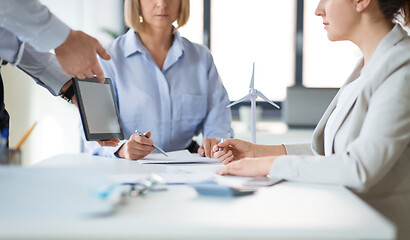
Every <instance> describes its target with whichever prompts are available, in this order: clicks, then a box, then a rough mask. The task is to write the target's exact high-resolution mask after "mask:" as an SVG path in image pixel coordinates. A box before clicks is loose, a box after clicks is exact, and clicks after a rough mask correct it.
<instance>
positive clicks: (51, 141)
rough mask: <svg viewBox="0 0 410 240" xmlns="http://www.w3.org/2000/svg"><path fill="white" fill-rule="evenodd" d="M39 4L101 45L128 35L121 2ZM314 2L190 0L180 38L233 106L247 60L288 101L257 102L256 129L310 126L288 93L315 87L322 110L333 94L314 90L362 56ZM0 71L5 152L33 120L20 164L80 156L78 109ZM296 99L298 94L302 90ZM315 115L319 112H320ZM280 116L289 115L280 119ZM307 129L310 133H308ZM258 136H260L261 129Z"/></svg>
mask: <svg viewBox="0 0 410 240" xmlns="http://www.w3.org/2000/svg"><path fill="white" fill-rule="evenodd" d="M41 2H42V3H43V4H44V5H46V6H47V7H49V9H50V10H51V11H52V12H53V13H54V14H55V15H56V16H58V17H59V18H61V19H62V20H63V21H64V22H65V23H67V24H68V25H69V26H70V27H71V28H73V29H76V30H82V31H84V32H86V33H88V34H90V35H92V36H94V37H96V38H97V39H98V40H99V41H100V42H101V43H103V44H108V43H110V42H111V41H112V40H113V39H114V36H115V35H119V34H122V33H124V32H125V30H126V29H125V26H124V21H123V1H122V0H59V1H55V0H41ZM318 2H319V1H318V0H287V1H281V0H253V1H245V0H218V1H212V0H191V15H190V20H189V21H188V24H187V26H185V27H183V28H181V29H180V33H181V35H182V36H184V37H186V38H188V39H190V40H191V41H193V42H196V43H199V44H205V45H207V46H208V47H209V48H210V50H211V51H212V54H213V56H214V60H215V63H216V66H217V69H218V71H219V73H220V76H221V78H222V81H223V83H224V85H225V88H226V89H227V91H228V94H229V97H230V100H231V101H235V100H238V99H239V98H241V97H242V96H244V95H245V94H247V93H248V88H249V82H250V77H251V73H252V62H253V61H255V62H256V67H255V88H257V89H259V90H262V91H263V93H264V94H265V95H266V96H267V97H268V98H270V99H271V100H273V101H275V102H277V103H278V104H280V105H282V106H285V102H286V101H287V100H289V101H288V102H289V105H288V106H287V107H286V108H287V109H286V108H285V110H280V111H278V110H273V108H272V107H270V106H268V105H265V104H263V103H260V104H259V106H261V107H262V109H263V114H262V116H263V119H262V120H261V124H265V125H264V126H268V127H266V128H265V130H266V129H269V126H271V125H270V122H271V121H272V122H276V123H277V124H278V125H275V126H278V127H279V128H282V129H284V130H283V131H287V130H288V129H289V126H291V127H292V126H293V125H294V127H298V125H299V127H313V126H314V123H315V121H317V120H318V118H315V119H313V120H312V121H313V122H308V123H303V122H302V123H296V122H294V124H292V121H291V118H292V115H291V114H289V112H291V111H292V109H306V110H308V111H312V112H313V111H316V110H314V109H313V108H314V105H316V104H310V105H309V104H308V105H298V104H303V102H305V101H300V100H298V101H293V102H296V105H291V102H292V101H290V100H291V99H287V98H290V97H291V96H290V95H289V94H290V93H292V92H289V89H295V88H296V89H298V90H300V89H302V90H303V91H305V90H306V91H307V92H309V89H315V92H314V97H316V98H317V99H319V100H317V99H316V101H319V102H322V103H323V104H324V106H326V105H327V104H328V103H329V102H330V99H331V97H332V96H333V95H332V94H330V97H329V96H328V95H329V93H328V92H327V93H326V91H320V90H319V91H318V92H316V91H317V89H333V88H336V90H337V88H338V87H340V86H341V85H342V84H343V83H344V81H345V80H346V78H347V77H348V75H349V74H350V72H351V70H352V69H353V67H354V65H355V64H356V62H357V60H358V59H359V58H360V52H359V50H358V48H357V47H356V46H355V45H353V44H351V43H348V42H337V43H334V42H330V41H329V40H328V39H327V36H326V31H325V30H324V29H323V24H322V18H321V17H317V16H315V15H314V11H315V8H316V5H317V3H318ZM2 73H3V74H4V81H5V82H4V85H5V104H6V108H7V109H8V111H9V113H10V115H11V123H10V125H11V126H10V132H11V135H10V145H11V147H13V146H15V145H16V144H17V142H18V141H19V139H20V138H21V137H22V136H23V134H24V132H25V131H26V130H27V129H28V128H30V126H31V125H32V124H33V123H34V122H35V121H37V122H38V124H37V126H36V128H35V129H34V131H33V133H32V134H31V136H30V137H29V139H28V140H27V142H26V143H25V144H24V146H23V147H22V152H23V163H24V164H25V165H28V164H32V163H35V162H38V161H40V160H43V159H45V158H48V157H51V156H53V155H56V154H61V153H77V152H80V151H81V149H82V143H81V137H80V128H79V121H80V120H79V114H78V111H77V109H76V107H74V106H73V105H71V104H68V103H67V102H65V101H64V100H62V99H60V98H57V97H53V96H52V95H50V94H49V92H48V91H47V90H46V89H43V88H41V87H38V86H36V84H35V83H34V81H32V80H31V79H30V78H29V77H27V76H26V75H25V74H24V73H23V72H21V71H19V70H18V69H16V68H15V67H13V66H10V65H8V66H6V67H5V68H4V70H3V72H2ZM320 92H324V94H323V96H326V97H324V98H323V99H321V98H320ZM333 92H335V91H332V93H333ZM288 95H289V96H288ZM297 96H301V95H300V93H298V94H297ZM314 97H309V95H307V97H306V99H307V101H308V102H309V100H308V99H310V98H312V99H313V98H314ZM305 104H306V103H305ZM244 105H246V104H244ZM248 105H249V104H248ZM306 106H310V107H306ZM310 108H312V109H310ZM309 109H310V110H309ZM285 111H287V113H285ZM317 111H318V112H319V115H320V114H321V113H322V112H321V111H324V109H319V110H317ZM284 114H287V116H288V118H283V116H284ZM233 115H234V116H233V117H234V120H237V118H238V111H237V109H234V111H233ZM316 115H317V114H316ZM278 117H279V120H278ZM280 117H282V118H280ZM296 117H297V116H296ZM297 118H298V117H297ZM233 127H234V130H235V133H236V134H237V136H236V137H239V138H240V137H241V135H240V134H241V131H242V132H243V131H245V132H246V131H248V130H247V129H243V128H241V127H240V125H239V124H238V123H237V122H236V121H235V122H234V123H233ZM308 129H309V134H310V133H311V129H312V128H308ZM258 131H264V128H263V126H262V127H259V129H258ZM238 134H239V135H238ZM269 134H275V130H273V131H272V132H268V133H267V135H266V136H267V137H269V136H270V135H269ZM306 136H307V137H308V135H306ZM261 141H264V142H265V140H261ZM258 142H259V141H258Z"/></svg>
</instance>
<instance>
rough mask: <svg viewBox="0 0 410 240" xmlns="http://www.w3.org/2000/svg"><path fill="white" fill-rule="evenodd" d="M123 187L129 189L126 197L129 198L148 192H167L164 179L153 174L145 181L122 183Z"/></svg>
mask: <svg viewBox="0 0 410 240" xmlns="http://www.w3.org/2000/svg"><path fill="white" fill-rule="evenodd" d="M123 185H126V186H128V187H129V189H128V195H129V196H130V197H138V196H142V195H145V194H146V193H148V192H160V191H166V190H167V187H166V185H165V181H164V179H163V178H162V177H161V176H159V175H157V174H155V173H152V174H151V175H150V176H149V177H148V178H147V179H145V180H142V181H140V182H135V183H123Z"/></svg>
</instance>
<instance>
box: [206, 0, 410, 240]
mask: <svg viewBox="0 0 410 240" xmlns="http://www.w3.org/2000/svg"><path fill="white" fill-rule="evenodd" d="M315 14H316V15H317V16H321V17H322V18H323V24H324V27H325V29H326V30H327V34H328V38H329V39H330V40H331V41H341V40H349V41H351V42H353V43H354V44H356V45H357V46H358V47H359V48H360V50H361V51H362V53H363V58H362V59H361V60H360V62H359V63H358V65H357V66H356V68H355V70H354V71H353V73H352V74H351V76H350V77H349V78H348V80H347V82H346V83H345V85H344V86H343V87H342V88H341V89H340V91H339V92H338V94H337V95H336V97H335V98H334V99H333V101H332V102H331V104H330V106H329V107H328V109H327V110H326V112H325V113H324V115H323V117H322V119H321V120H320V122H319V123H318V125H317V127H316V129H315V131H314V134H313V139H312V143H311V144H297V145H273V146H268V145H256V144H252V143H249V142H245V141H241V140H237V139H227V140H226V141H224V142H223V143H220V144H218V145H216V146H214V148H213V151H214V157H215V158H217V159H218V160H219V161H221V162H223V163H224V164H226V166H225V167H223V168H221V169H220V170H218V173H219V174H231V175H240V176H264V175H269V176H270V177H271V178H281V179H286V180H291V181H302V182H311V183H326V184H337V185H343V186H346V187H348V188H350V189H352V190H354V191H355V192H356V193H357V194H358V195H359V196H360V197H361V198H362V199H364V200H365V201H366V202H367V203H369V204H370V205H372V206H373V207H374V208H376V209H377V210H379V211H380V212H381V213H382V214H384V215H385V216H386V217H388V218H389V219H391V220H392V221H393V222H394V223H395V224H396V226H397V227H398V237H399V239H410V38H409V36H408V33H407V32H406V31H405V30H403V28H402V27H401V26H400V25H399V24H397V23H396V24H395V23H394V22H395V19H396V17H397V16H399V15H403V17H404V23H405V24H409V20H410V0H353V1H348V0H346V1H335V0H321V1H320V3H319V5H318V7H317V9H316V12H315ZM219 147H221V148H223V151H218V148H219Z"/></svg>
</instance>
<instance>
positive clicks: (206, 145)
mask: <svg viewBox="0 0 410 240" xmlns="http://www.w3.org/2000/svg"><path fill="white" fill-rule="evenodd" d="M215 140H216V139H215ZM201 147H202V148H203V150H204V157H208V158H210V157H212V156H211V150H212V139H211V138H209V137H206V138H204V141H203V143H202V146H201Z"/></svg>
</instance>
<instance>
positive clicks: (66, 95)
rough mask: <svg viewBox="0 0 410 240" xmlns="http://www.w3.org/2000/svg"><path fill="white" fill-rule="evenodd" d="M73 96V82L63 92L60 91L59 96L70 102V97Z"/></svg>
mask: <svg viewBox="0 0 410 240" xmlns="http://www.w3.org/2000/svg"><path fill="white" fill-rule="evenodd" d="M73 96H74V87H73V84H71V85H70V86H69V87H68V88H67V90H66V91H65V92H63V93H61V95H60V97H62V98H63V99H64V100H66V101H67V102H71V99H72V98H73Z"/></svg>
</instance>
